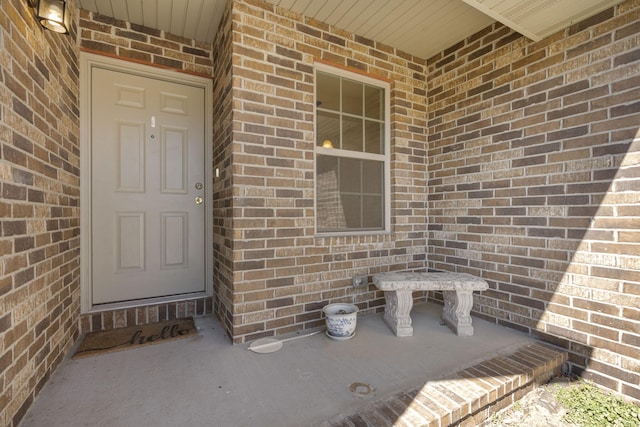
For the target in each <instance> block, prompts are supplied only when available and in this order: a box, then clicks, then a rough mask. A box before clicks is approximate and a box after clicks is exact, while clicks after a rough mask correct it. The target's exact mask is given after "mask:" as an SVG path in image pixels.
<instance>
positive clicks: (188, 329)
mask: <svg viewBox="0 0 640 427" xmlns="http://www.w3.org/2000/svg"><path fill="white" fill-rule="evenodd" d="M197 334H198V330H197V329H196V325H195V324H194V323H193V317H185V318H184V319H176V320H169V321H167V322H160V323H150V324H148V325H138V326H128V327H126V328H116V329H111V330H108V331H97V332H90V333H88V334H87V335H86V336H85V337H84V339H83V340H82V343H80V347H78V350H76V352H75V353H74V355H73V357H72V358H73V359H77V358H80V357H88V356H95V355H97V354H104V353H112V352H114V351H122V350H128V349H130V348H137V347H143V346H146V345H151V344H159V343H162V342H166V341H172V340H176V339H180V338H186V337H190V336H193V335H197Z"/></svg>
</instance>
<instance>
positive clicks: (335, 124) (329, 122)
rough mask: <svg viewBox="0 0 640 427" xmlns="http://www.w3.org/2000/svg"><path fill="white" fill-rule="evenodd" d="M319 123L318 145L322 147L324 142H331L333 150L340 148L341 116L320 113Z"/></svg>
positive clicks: (317, 130)
mask: <svg viewBox="0 0 640 427" xmlns="http://www.w3.org/2000/svg"><path fill="white" fill-rule="evenodd" d="M317 121H318V128H317V129H316V145H318V146H322V143H323V142H324V141H327V140H329V141H331V144H332V145H333V148H340V116H339V115H338V114H334V113H327V112H326V111H318V119H317Z"/></svg>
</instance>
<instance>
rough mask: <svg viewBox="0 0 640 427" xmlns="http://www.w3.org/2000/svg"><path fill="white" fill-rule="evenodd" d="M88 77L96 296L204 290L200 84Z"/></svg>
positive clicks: (99, 74) (100, 73)
mask: <svg viewBox="0 0 640 427" xmlns="http://www.w3.org/2000/svg"><path fill="white" fill-rule="evenodd" d="M91 81H92V87H91V89H92V96H91V100H92V101H91V138H92V141H91V142H92V144H91V146H92V153H91V159H92V177H91V186H92V202H91V204H92V209H91V212H92V294H93V301H92V303H93V304H102V303H111V302H119V301H128V300H135V299H141V298H152V297H160V296H168V295H179V294H185V293H193V292H204V290H205V279H204V277H205V262H204V254H205V248H204V244H205V235H204V213H205V207H204V204H197V203H196V198H199V197H201V198H204V191H205V190H204V188H203V185H204V179H205V173H204V133H205V131H204V99H205V97H204V89H203V88H202V87H194V86H190V85H188V84H185V85H181V84H178V83H174V82H167V81H163V80H161V79H155V78H150V77H144V76H139V75H135V74H131V73H120V72H116V71H113V70H107V69H102V68H93V69H92V80H91ZM196 184H202V185H196Z"/></svg>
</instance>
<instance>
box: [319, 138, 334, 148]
mask: <svg viewBox="0 0 640 427" xmlns="http://www.w3.org/2000/svg"><path fill="white" fill-rule="evenodd" d="M322 148H333V142H331V140H330V139H325V140H324V141H322Z"/></svg>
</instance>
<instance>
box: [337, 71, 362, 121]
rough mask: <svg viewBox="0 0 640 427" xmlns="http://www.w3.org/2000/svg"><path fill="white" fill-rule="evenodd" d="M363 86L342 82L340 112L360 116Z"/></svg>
mask: <svg viewBox="0 0 640 427" xmlns="http://www.w3.org/2000/svg"><path fill="white" fill-rule="evenodd" d="M362 89H363V84H362V83H360V82H354V81H353V80H347V79H343V80H342V112H343V113H348V114H355V115H358V116H362V115H363V114H362V95H363V94H362Z"/></svg>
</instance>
